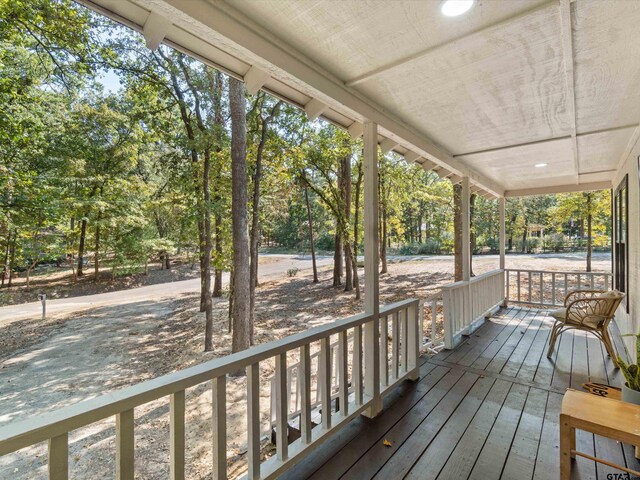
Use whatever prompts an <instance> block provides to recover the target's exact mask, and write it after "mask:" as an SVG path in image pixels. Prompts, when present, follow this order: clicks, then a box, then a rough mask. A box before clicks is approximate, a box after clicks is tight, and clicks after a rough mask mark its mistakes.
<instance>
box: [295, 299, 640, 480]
mask: <svg viewBox="0 0 640 480" xmlns="http://www.w3.org/2000/svg"><path fill="white" fill-rule="evenodd" d="M552 323H553V322H552V320H551V318H550V317H548V315H547V312H546V311H544V310H536V309H528V308H508V309H503V310H502V311H500V312H499V313H498V314H497V315H496V316H495V317H494V318H492V319H491V321H489V322H487V323H486V324H485V325H484V326H483V327H482V328H480V329H479V330H478V331H477V332H476V333H474V334H473V335H472V336H471V337H468V338H467V340H466V341H465V342H464V343H463V344H462V345H461V346H459V347H458V348H457V349H456V350H453V351H443V352H441V353H440V354H438V355H436V356H435V357H430V358H426V357H425V358H423V364H422V367H421V378H420V380H419V381H418V382H416V383H413V384H411V383H408V384H405V385H403V386H402V387H401V388H399V389H398V391H397V392H394V394H392V395H391V396H390V397H387V398H386V399H385V411H384V412H383V413H382V414H381V415H380V416H378V417H377V418H375V419H373V420H369V419H366V418H364V417H362V418H359V419H357V420H356V421H354V422H352V424H351V425H349V426H348V427H347V428H345V429H344V430H343V431H341V432H340V433H338V434H337V436H336V437H335V438H334V439H332V440H331V441H329V442H328V443H327V444H325V445H323V446H322V447H320V448H319V450H318V451H317V452H316V453H315V454H313V455H312V456H311V457H310V458H307V459H305V460H304V462H302V463H301V464H300V465H297V466H296V467H294V468H293V469H292V470H290V471H289V472H287V474H286V475H285V476H283V477H282V478H287V479H303V478H312V479H322V480H329V479H338V478H345V479H347V478H348V479H370V478H376V479H378V478H379V479H382V480H389V479H393V480H395V479H400V478H407V479H421V480H423V479H436V478H437V479H442V480H448V479H452V480H454V479H455V480H457V479H465V478H472V479H482V480H485V479H486V480H491V479H500V478H502V479H514V480H526V479H557V478H559V466H558V459H559V453H558V445H559V440H558V433H559V429H558V415H559V411H560V404H561V401H562V395H563V393H564V391H565V389H566V388H568V387H573V388H576V389H579V388H581V385H582V383H584V382H587V381H592V382H600V383H609V384H613V385H620V378H621V373H620V372H619V370H616V369H614V368H613V363H612V361H611V360H610V359H609V358H608V357H607V356H606V354H605V353H604V349H603V348H602V346H601V344H600V342H599V341H598V340H596V339H595V338H593V337H591V336H586V335H585V334H584V333H583V332H576V333H575V334H572V333H571V332H567V333H564V334H563V335H562V336H561V337H560V339H559V345H558V346H557V347H556V353H555V355H554V357H553V358H552V359H551V360H549V359H547V357H546V348H547V338H548V336H549V331H550V327H551V325H552ZM384 440H387V441H388V442H390V443H391V446H385V445H384V443H383V441H384ZM577 448H578V449H579V450H581V451H583V452H585V453H589V454H591V455H594V454H595V455H597V456H600V457H603V458H606V459H608V460H611V461H614V462H616V463H619V464H621V465H626V466H627V467H629V468H633V469H636V470H638V469H640V464H639V463H638V461H637V460H636V459H635V458H634V455H633V448H632V447H630V446H628V445H621V444H618V443H616V442H615V441H612V440H609V439H606V438H602V437H598V436H594V435H591V434H584V432H578V436H577ZM609 473H618V474H620V473H622V472H620V471H617V470H614V469H611V468H608V467H606V466H604V465H600V464H596V463H594V462H591V461H587V460H585V459H578V460H577V468H576V475H575V476H574V478H580V479H600V480H606V479H608V478H630V477H627V476H624V477H623V476H619V477H615V476H613V475H611V476H608V474H609Z"/></svg>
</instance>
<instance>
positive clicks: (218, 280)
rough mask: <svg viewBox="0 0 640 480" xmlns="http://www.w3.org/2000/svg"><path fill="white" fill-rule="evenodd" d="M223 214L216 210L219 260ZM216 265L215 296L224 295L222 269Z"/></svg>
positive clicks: (216, 250)
mask: <svg viewBox="0 0 640 480" xmlns="http://www.w3.org/2000/svg"><path fill="white" fill-rule="evenodd" d="M215 200H216V201H218V202H219V201H220V197H216V199H215ZM221 224H222V216H221V215H220V213H218V212H216V214H215V216H214V232H215V237H216V238H215V247H214V248H215V252H216V259H217V262H219V261H220V258H222V227H221ZM217 262H216V266H215V267H214V281H213V296H214V297H216V298H217V297H221V296H222V269H221V268H220V267H219V266H218V265H217Z"/></svg>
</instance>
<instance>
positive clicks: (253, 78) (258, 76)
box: [244, 65, 271, 95]
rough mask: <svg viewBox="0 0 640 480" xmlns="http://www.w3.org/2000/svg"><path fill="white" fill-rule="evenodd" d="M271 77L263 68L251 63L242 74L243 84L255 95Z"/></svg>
mask: <svg viewBox="0 0 640 480" xmlns="http://www.w3.org/2000/svg"><path fill="white" fill-rule="evenodd" d="M269 78H271V75H269V74H268V73H267V72H265V71H264V70H262V69H260V68H258V67H256V66H255V65H252V66H251V68H250V69H249V70H247V73H245V74H244V86H245V88H246V89H247V92H249V93H250V94H251V95H255V94H256V93H258V91H260V89H261V88H262V87H263V86H264V84H265V83H267V81H268V80H269Z"/></svg>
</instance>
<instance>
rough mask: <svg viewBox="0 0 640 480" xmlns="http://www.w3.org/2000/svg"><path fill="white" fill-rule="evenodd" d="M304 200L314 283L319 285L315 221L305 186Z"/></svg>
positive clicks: (305, 186) (307, 188)
mask: <svg viewBox="0 0 640 480" xmlns="http://www.w3.org/2000/svg"><path fill="white" fill-rule="evenodd" d="M304 200H305V203H306V204H307V223H308V224H309V244H310V246H311V265H312V266H313V283H318V267H317V266H316V249H315V247H314V243H313V219H312V217H311V206H310V205H309V187H308V186H307V184H306V183H305V184H304Z"/></svg>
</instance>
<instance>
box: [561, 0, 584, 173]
mask: <svg viewBox="0 0 640 480" xmlns="http://www.w3.org/2000/svg"><path fill="white" fill-rule="evenodd" d="M560 27H561V30H562V57H563V61H564V74H565V85H566V101H567V113H568V114H569V128H570V131H571V148H572V149H573V167H574V175H575V178H576V183H579V181H580V177H579V175H580V159H579V157H578V136H577V133H578V132H577V129H576V95H575V80H574V71H573V34H572V26H571V0H560Z"/></svg>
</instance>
